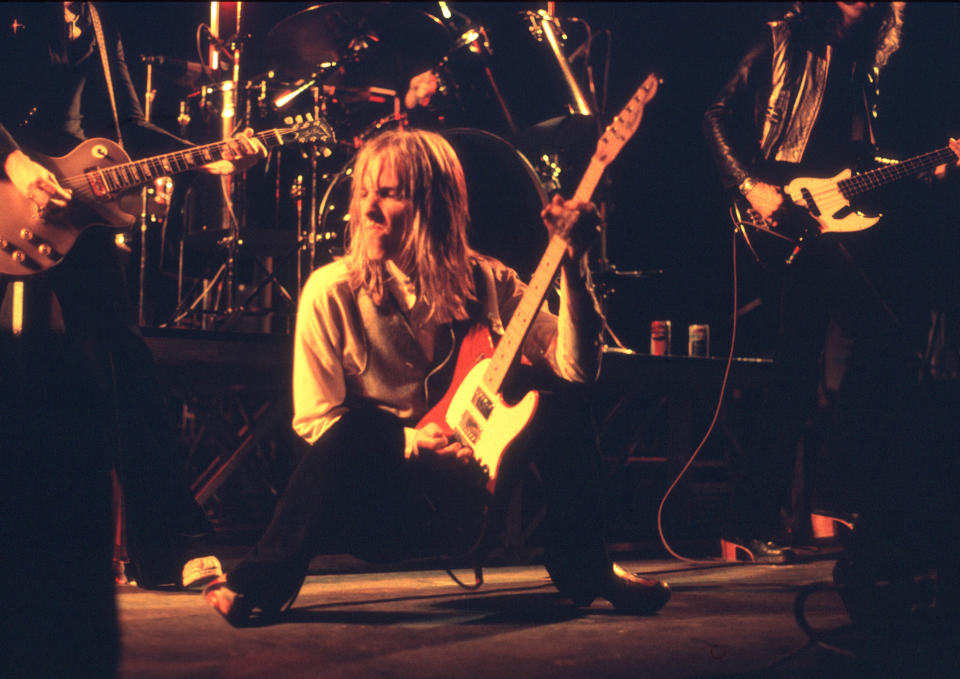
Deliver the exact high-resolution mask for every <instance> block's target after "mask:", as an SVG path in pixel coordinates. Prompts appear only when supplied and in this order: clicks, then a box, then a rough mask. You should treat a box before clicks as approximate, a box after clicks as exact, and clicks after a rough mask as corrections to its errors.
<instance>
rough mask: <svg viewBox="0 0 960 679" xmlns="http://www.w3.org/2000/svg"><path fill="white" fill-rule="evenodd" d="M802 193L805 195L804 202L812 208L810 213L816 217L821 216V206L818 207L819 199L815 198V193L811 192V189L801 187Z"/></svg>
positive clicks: (808, 207) (809, 208)
mask: <svg viewBox="0 0 960 679" xmlns="http://www.w3.org/2000/svg"><path fill="white" fill-rule="evenodd" d="M800 195H802V196H803V202H805V203H806V204H807V209H808V210H810V214H812V215H813V216H814V217H819V216H820V208H819V207H817V201H815V200H814V199H813V194H811V193H810V189H800Z"/></svg>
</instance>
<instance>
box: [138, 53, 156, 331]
mask: <svg viewBox="0 0 960 679" xmlns="http://www.w3.org/2000/svg"><path fill="white" fill-rule="evenodd" d="M146 66H147V84H146V91H145V92H144V95H143V119H144V120H145V121H146V122H148V123H149V122H150V115H151V113H152V110H153V98H154V96H155V95H156V92H155V91H154V89H153V62H152V61H147V62H146ZM147 199H148V189H147V187H146V186H144V187H143V189H141V191H140V271H139V279H138V288H139V291H138V293H137V323H138V324H139V325H141V326H143V325H146V324H147V314H146V309H145V304H144V290H145V288H146V287H147V222H148V219H149V208H148V205H147Z"/></svg>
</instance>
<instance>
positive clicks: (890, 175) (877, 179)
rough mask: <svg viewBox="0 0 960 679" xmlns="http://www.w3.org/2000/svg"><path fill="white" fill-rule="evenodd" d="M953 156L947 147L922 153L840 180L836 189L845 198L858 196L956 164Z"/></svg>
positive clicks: (955, 158)
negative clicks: (948, 164) (941, 166)
mask: <svg viewBox="0 0 960 679" xmlns="http://www.w3.org/2000/svg"><path fill="white" fill-rule="evenodd" d="M956 160H957V154H955V153H954V152H953V151H952V150H951V149H950V147H949V146H945V147H943V148H942V149H937V150H936V151H930V152H928V153H922V154H920V155H919V156H914V157H913V158H908V159H907V160H904V161H902V162H900V163H894V164H893V165H884V166H883V167H878V168H875V169H873V170H868V171H867V172H863V173H861V174H858V175H854V176H853V177H850V178H849V179H841V180H840V181H839V182H837V187H838V188H839V189H840V191H841V192H842V193H843V195H844V196H846V197H847V198H852V197H854V196H859V195H861V194H864V193H867V192H868V191H872V190H874V189H877V188H880V187H881V186H885V185H887V184H890V183H892V182H895V181H899V180H900V179H904V178H906V177H914V176H916V175H918V174H920V173H921V172H925V171H927V170H931V169H933V168H935V167H937V166H938V165H943V164H944V163H949V162H956Z"/></svg>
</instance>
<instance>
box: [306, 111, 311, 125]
mask: <svg viewBox="0 0 960 679" xmlns="http://www.w3.org/2000/svg"><path fill="white" fill-rule="evenodd" d="M306 117H307V121H308V122H311V123H312V122H313V114H312V113H307V116H306Z"/></svg>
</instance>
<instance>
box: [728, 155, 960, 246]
mask: <svg viewBox="0 0 960 679" xmlns="http://www.w3.org/2000/svg"><path fill="white" fill-rule="evenodd" d="M956 161H957V155H956V154H955V153H954V152H953V150H951V148H950V147H949V146H945V147H944V148H942V149H937V150H936V151H930V152H928V153H923V154H921V155H918V156H914V157H912V158H908V159H907V160H904V161H902V162H899V163H894V164H892V165H884V166H882V167H878V168H875V169H873V170H868V171H866V172H861V173H860V174H853V173H852V172H851V171H850V170H849V169H847V170H844V171H843V172H840V173H839V174H837V175H836V176H833V177H829V178H817V177H796V178H795V179H792V180H790V181H788V182H785V185H784V186H783V193H784V196H785V197H786V200H785V201H784V204H785V205H784V208H783V215H782V217H781V216H780V215H778V220H777V221H778V222H779V224H778V225H777V226H776V227H774V226H773V225H772V224H771V223H770V221H769V220H767V219H764V218H763V217H762V216H761V215H759V214H758V213H757V212H756V211H755V210H753V208H751V207H750V204H749V203H748V202H747V200H746V199H745V198H743V197H741V196H737V197H735V198H734V201H733V204H732V205H731V207H730V218H731V219H732V220H733V224H734V226H735V227H736V230H737V232H739V233H740V235H741V236H743V239H744V241H745V243H746V244H747V247H749V249H750V251H751V252H752V253H753V255H754V257H756V258H757V260H759V261H761V262H764V263H771V260H772V261H773V263H775V262H776V260H778V259H779V260H780V261H783V262H785V263H787V264H790V263H791V262H792V261H793V258H794V257H795V256H796V255H797V253H798V252H800V249H801V248H802V247H803V245H804V243H805V242H806V241H807V240H808V239H810V238H813V237H816V236H819V235H821V234H825V233H851V232H855V231H865V230H866V229H869V228H870V227H872V226H873V225H874V224H876V223H877V222H878V221H880V217H881V215H868V214H864V213H863V212H860V211H858V210H857V209H856V208H855V207H854V206H855V205H856V203H857V200H858V199H860V198H862V197H863V196H866V195H867V194H869V193H871V192H874V191H876V190H878V189H880V188H882V187H884V186H887V185H889V184H891V183H893V182H896V181H899V180H901V179H906V178H908V177H915V176H917V175H918V174H920V173H922V172H926V171H928V170H932V169H933V168H935V167H937V166H938V165H943V164H944V163H951V162H956ZM794 167H796V166H794ZM773 172H774V175H780V176H781V178H782V176H783V174H784V172H783V171H778V170H776V169H774V170H773ZM772 183H776V182H772ZM777 246H779V247H777ZM771 250H775V251H777V253H778V255H777V256H774V255H771V254H769V253H770V252H771ZM780 255H782V257H781V256H780Z"/></svg>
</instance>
